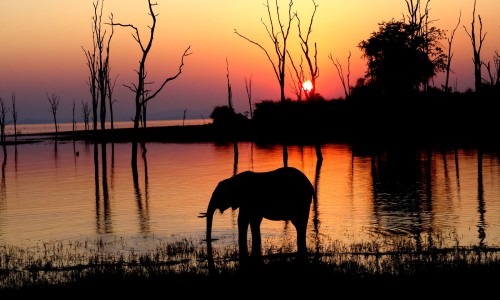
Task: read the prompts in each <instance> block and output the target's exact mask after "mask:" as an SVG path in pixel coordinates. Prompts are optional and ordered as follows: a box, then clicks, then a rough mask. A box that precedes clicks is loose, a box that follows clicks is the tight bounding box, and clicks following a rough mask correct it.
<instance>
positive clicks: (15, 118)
mask: <svg viewBox="0 0 500 300" xmlns="http://www.w3.org/2000/svg"><path fill="white" fill-rule="evenodd" d="M12 122H14V139H15V140H16V141H17V108H16V94H14V93H12Z"/></svg>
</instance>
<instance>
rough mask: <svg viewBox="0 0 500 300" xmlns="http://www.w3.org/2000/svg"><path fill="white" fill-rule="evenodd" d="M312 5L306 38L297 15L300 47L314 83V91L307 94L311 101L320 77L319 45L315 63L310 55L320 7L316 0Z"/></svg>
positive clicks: (316, 50) (316, 47)
mask: <svg viewBox="0 0 500 300" xmlns="http://www.w3.org/2000/svg"><path fill="white" fill-rule="evenodd" d="M312 3H313V4H314V11H313V13H312V16H311V20H310V22H309V27H308V30H307V34H306V35H305V37H304V36H303V35H302V29H301V26H300V18H299V15H298V13H295V15H296V17H297V26H298V28H299V39H300V47H301V49H302V53H303V54H304V57H305V58H306V61H307V66H308V67H309V75H310V76H311V79H310V80H311V83H312V89H311V90H310V91H309V92H308V93H306V98H308V99H309V97H311V95H312V96H313V97H314V95H315V94H316V79H317V78H318V77H319V69H318V45H317V44H316V43H314V62H313V61H312V59H311V54H310V53H309V50H310V49H309V36H310V35H311V32H312V25H313V22H314V16H315V15H316V10H317V8H318V5H317V4H316V2H314V0H312Z"/></svg>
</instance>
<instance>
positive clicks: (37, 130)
mask: <svg viewBox="0 0 500 300" xmlns="http://www.w3.org/2000/svg"><path fill="white" fill-rule="evenodd" d="M208 123H211V120H205V119H188V120H151V121H148V123H147V126H148V127H157V126H177V125H202V124H208ZM75 126H76V127H75V128H76V130H85V124H84V123H80V122H78V123H76V124H75ZM89 126H90V128H92V123H90V124H89ZM100 126H101V125H100V123H99V125H98V128H101V127H100ZM113 127H114V128H116V129H118V128H133V127H134V123H133V122H132V121H127V122H124V121H120V122H113ZM106 128H111V123H109V122H106ZM16 130H17V134H42V133H53V132H55V125H54V123H47V124H17V125H16ZM57 130H58V131H59V132H62V131H72V130H73V124H72V123H58V124H57ZM5 134H6V135H8V136H10V135H13V134H14V124H12V123H9V124H8V125H6V126H5Z"/></svg>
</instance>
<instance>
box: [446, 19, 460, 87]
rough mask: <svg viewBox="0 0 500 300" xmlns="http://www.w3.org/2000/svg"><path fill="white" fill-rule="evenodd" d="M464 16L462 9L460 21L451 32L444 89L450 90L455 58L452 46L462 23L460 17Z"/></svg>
mask: <svg viewBox="0 0 500 300" xmlns="http://www.w3.org/2000/svg"><path fill="white" fill-rule="evenodd" d="M461 18H462V11H460V15H459V16H458V22H457V25H456V26H455V28H454V29H453V31H452V32H451V36H450V37H449V38H448V62H447V64H446V81H445V84H444V91H445V92H449V91H450V86H449V82H450V72H451V60H452V59H453V52H452V51H451V46H452V44H453V39H454V38H455V32H456V31H457V28H458V26H459V25H460V19H461Z"/></svg>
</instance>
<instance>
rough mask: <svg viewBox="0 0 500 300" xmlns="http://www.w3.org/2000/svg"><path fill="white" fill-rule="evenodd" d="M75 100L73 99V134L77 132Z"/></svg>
mask: <svg viewBox="0 0 500 300" xmlns="http://www.w3.org/2000/svg"><path fill="white" fill-rule="evenodd" d="M75 106H76V104H75V99H73V122H72V123H71V124H72V125H73V126H72V127H73V132H75V131H76V119H75Z"/></svg>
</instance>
